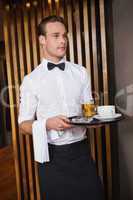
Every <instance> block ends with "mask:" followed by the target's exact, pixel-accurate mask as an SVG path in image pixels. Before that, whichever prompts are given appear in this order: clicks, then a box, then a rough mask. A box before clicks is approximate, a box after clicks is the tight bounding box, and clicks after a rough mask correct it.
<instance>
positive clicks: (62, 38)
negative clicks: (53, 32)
mask: <svg viewBox="0 0 133 200" xmlns="http://www.w3.org/2000/svg"><path fill="white" fill-rule="evenodd" d="M60 42H61V43H62V44H65V43H66V42H67V39H66V37H65V36H64V35H62V36H61V37H60Z"/></svg>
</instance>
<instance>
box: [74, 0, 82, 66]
mask: <svg viewBox="0 0 133 200" xmlns="http://www.w3.org/2000/svg"><path fill="white" fill-rule="evenodd" d="M74 7H75V12H74V22H75V25H76V42H77V58H78V59H77V60H78V63H79V64H80V65H83V61H82V52H83V50H82V41H81V34H82V30H81V18H80V10H79V9H80V7H79V1H77V0H76V1H74Z"/></svg>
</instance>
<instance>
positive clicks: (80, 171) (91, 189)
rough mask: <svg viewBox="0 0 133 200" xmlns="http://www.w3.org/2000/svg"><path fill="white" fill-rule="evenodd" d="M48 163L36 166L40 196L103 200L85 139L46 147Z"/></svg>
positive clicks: (101, 190) (100, 185) (76, 199)
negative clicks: (47, 149) (48, 156)
mask: <svg viewBox="0 0 133 200" xmlns="http://www.w3.org/2000/svg"><path fill="white" fill-rule="evenodd" d="M49 152H50V162H48V163H44V164H39V179H40V190H41V196H42V199H43V196H44V194H45V196H46V200H104V195H103V188H102V184H101V181H100V179H99V177H98V176H97V173H96V167H95V164H94V161H93V160H92V158H91V156H90V151H89V147H88V142H87V140H83V141H80V142H76V143H73V144H68V145H61V146H57V145H51V144H50V145H49Z"/></svg>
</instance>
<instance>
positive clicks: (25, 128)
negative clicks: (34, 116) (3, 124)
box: [19, 120, 34, 134]
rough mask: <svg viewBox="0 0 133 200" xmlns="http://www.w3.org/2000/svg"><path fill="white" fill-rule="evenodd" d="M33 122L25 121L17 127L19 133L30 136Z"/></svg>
mask: <svg viewBox="0 0 133 200" xmlns="http://www.w3.org/2000/svg"><path fill="white" fill-rule="evenodd" d="M33 122H34V120H27V121H24V122H22V123H21V124H20V125H19V129H20V132H21V133H23V134H32V124H33Z"/></svg>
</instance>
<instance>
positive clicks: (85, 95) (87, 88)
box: [80, 68, 93, 104]
mask: <svg viewBox="0 0 133 200" xmlns="http://www.w3.org/2000/svg"><path fill="white" fill-rule="evenodd" d="M82 81H83V87H82V93H81V98H80V100H81V104H83V103H89V102H91V101H92V100H93V97H92V91H91V79H90V76H89V75H88V73H87V70H86V69H85V68H84V70H83V76H82Z"/></svg>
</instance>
